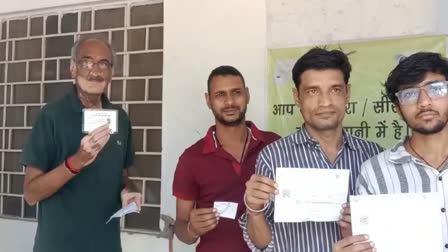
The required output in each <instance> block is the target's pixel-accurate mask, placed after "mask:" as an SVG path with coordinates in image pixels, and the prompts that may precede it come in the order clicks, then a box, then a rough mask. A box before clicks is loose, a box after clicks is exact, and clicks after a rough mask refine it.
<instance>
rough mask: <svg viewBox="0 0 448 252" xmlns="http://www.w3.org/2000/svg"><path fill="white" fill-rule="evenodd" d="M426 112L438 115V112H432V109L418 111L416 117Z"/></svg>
mask: <svg viewBox="0 0 448 252" xmlns="http://www.w3.org/2000/svg"><path fill="white" fill-rule="evenodd" d="M426 112H432V113H434V114H437V115H438V114H439V112H437V111H435V110H432V109H422V110H420V112H418V114H417V117H419V116H420V115H421V114H423V113H426Z"/></svg>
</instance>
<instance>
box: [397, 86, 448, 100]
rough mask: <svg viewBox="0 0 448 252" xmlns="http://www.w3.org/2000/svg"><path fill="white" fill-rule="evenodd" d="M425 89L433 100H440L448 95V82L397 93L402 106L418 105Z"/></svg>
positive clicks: (407, 89)
mask: <svg viewBox="0 0 448 252" xmlns="http://www.w3.org/2000/svg"><path fill="white" fill-rule="evenodd" d="M421 89H423V90H424V91H425V92H426V94H427V95H428V96H429V97H431V98H440V97H444V96H446V95H447V94H448V81H437V82H432V83H429V84H426V85H424V86H422V87H418V88H406V89H403V90H400V91H398V92H396V93H395V96H396V97H397V98H398V101H399V102H400V104H402V105H411V104H416V103H417V101H418V98H419V97H420V90H421Z"/></svg>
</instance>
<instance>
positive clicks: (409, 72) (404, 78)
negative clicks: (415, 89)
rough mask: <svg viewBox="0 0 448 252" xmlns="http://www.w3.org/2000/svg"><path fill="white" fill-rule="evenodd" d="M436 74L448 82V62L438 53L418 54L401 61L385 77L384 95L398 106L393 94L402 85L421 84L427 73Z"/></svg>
mask: <svg viewBox="0 0 448 252" xmlns="http://www.w3.org/2000/svg"><path fill="white" fill-rule="evenodd" d="M429 72H431V73H438V74H441V75H443V76H445V79H446V80H448V61H447V59H446V58H444V57H442V56H441V55H440V54H439V53H433V52H418V53H415V54H412V55H411V56H409V57H407V58H404V59H402V60H401V61H400V62H399V63H398V65H397V66H396V67H395V68H394V70H392V72H390V74H389V76H388V77H387V80H386V83H385V84H384V85H385V87H386V95H387V97H389V99H390V100H391V101H392V102H393V103H395V104H398V98H397V97H396V96H395V93H396V92H398V91H399V90H400V86H402V85H413V84H417V83H419V82H421V81H422V80H423V79H424V78H425V75H426V74H427V73H429Z"/></svg>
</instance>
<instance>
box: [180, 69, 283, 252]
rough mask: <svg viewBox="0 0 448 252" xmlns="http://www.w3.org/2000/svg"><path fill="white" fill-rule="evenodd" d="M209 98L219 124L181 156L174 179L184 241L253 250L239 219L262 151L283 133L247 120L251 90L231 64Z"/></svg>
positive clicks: (206, 249)
mask: <svg viewBox="0 0 448 252" xmlns="http://www.w3.org/2000/svg"><path fill="white" fill-rule="evenodd" d="M207 85H208V93H206V95H205V98H206V101H207V106H208V107H209V108H210V109H211V110H212V112H213V114H214V116H215V121H216V125H214V126H212V127H210V129H209V130H208V132H207V135H206V136H205V137H204V138H202V139H201V140H199V141H198V142H196V143H195V144H194V145H192V146H191V147H189V148H188V149H186V150H185V151H184V153H183V154H182V155H181V156H180V158H179V162H178V164H177V168H176V172H175V175H174V182H173V194H174V196H176V198H177V201H176V210H177V218H176V225H175V233H176V236H177V237H178V238H179V240H181V241H183V242H185V243H187V244H192V243H194V242H196V241H197V240H198V238H199V237H200V242H199V244H198V246H197V248H196V251H198V252H210V251H213V252H220V251H223V252H224V251H226V252H227V251H232V252H247V251H250V250H249V248H248V247H247V245H246V242H244V240H243V234H242V231H241V229H240V227H239V224H238V219H239V217H240V216H241V215H242V214H243V213H244V211H245V210H246V209H245V206H244V202H243V195H244V191H245V189H246V186H245V183H246V181H247V180H249V178H250V176H251V175H252V174H253V173H254V172H255V160H256V158H257V155H258V153H259V152H260V151H261V149H263V148H264V147H265V146H266V145H268V144H269V143H271V142H273V141H275V140H277V139H278V138H279V137H278V136H277V135H276V134H274V133H271V132H264V131H260V130H258V129H257V127H256V126H255V125H254V124H253V123H252V122H249V121H246V120H245V114H246V109H247V104H248V103H249V90H248V88H247V87H245V83H244V78H243V76H242V75H241V73H240V72H239V71H238V70H237V69H235V68H234V67H231V66H220V67H218V68H216V69H214V70H213V71H212V72H211V73H210V76H209V78H208V82H207Z"/></svg>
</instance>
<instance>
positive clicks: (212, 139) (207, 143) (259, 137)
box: [202, 121, 265, 154]
mask: <svg viewBox="0 0 448 252" xmlns="http://www.w3.org/2000/svg"><path fill="white" fill-rule="evenodd" d="M246 126H247V128H248V130H249V134H250V136H251V137H252V139H253V140H254V141H261V142H264V141H265V139H264V137H263V134H262V133H261V131H260V130H259V129H258V128H257V127H256V126H255V124H254V123H253V122H251V121H246ZM218 148H219V143H218V140H217V138H216V125H213V126H211V127H210V128H209V129H208V131H207V134H206V135H205V137H204V146H203V148H202V153H203V154H208V153H212V152H215V151H216V150H217V149H218Z"/></svg>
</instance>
